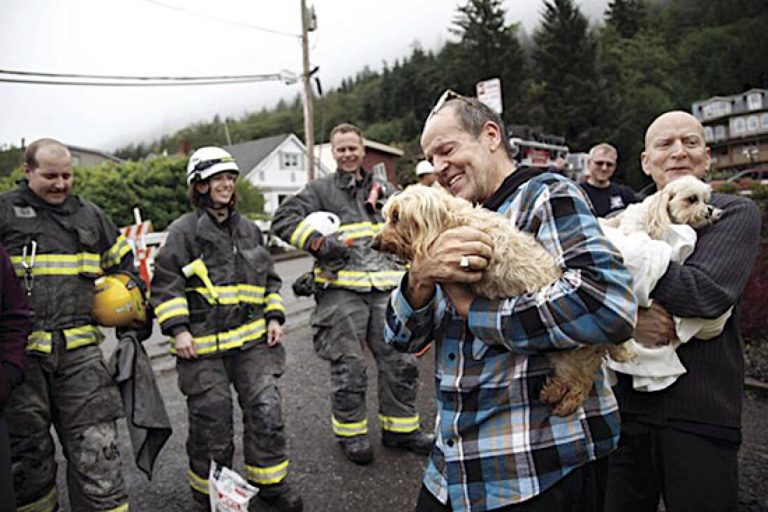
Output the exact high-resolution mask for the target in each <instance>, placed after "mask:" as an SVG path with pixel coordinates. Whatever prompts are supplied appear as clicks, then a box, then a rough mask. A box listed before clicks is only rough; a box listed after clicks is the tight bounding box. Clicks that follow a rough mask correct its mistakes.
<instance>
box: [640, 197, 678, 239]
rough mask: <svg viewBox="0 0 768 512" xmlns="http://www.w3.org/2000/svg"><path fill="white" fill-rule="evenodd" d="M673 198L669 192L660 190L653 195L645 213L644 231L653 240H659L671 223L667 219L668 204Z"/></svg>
mask: <svg viewBox="0 0 768 512" xmlns="http://www.w3.org/2000/svg"><path fill="white" fill-rule="evenodd" d="M673 197H674V192H672V191H671V190H667V189H666V188H665V189H662V190H659V191H658V192H656V193H655V194H654V195H653V199H652V200H651V202H650V204H649V205H648V208H647V210H646V212H645V231H646V232H647V233H648V236H650V237H651V238H652V239H653V240H659V239H660V238H661V236H662V234H663V233H664V228H665V227H667V226H668V225H670V224H671V223H672V220H671V219H670V217H669V202H670V201H671V200H672V198H673Z"/></svg>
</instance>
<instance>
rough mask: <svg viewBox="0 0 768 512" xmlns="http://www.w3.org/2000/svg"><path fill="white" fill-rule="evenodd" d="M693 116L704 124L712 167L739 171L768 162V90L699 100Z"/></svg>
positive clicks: (695, 105)
mask: <svg viewBox="0 0 768 512" xmlns="http://www.w3.org/2000/svg"><path fill="white" fill-rule="evenodd" d="M691 111H692V113H693V115H694V116H695V117H696V118H697V119H698V120H699V121H701V123H702V124H703V125H704V138H705V139H706V141H707V144H708V145H709V147H710V148H711V149H712V168H713V170H716V171H725V172H728V173H735V172H736V171H740V170H743V169H748V168H751V167H757V166H765V165H768V90H766V89H750V90H748V91H746V92H743V93H740V94H735V95H732V96H714V97H712V98H709V99H707V100H703V101H697V102H695V103H693V105H692V107H691Z"/></svg>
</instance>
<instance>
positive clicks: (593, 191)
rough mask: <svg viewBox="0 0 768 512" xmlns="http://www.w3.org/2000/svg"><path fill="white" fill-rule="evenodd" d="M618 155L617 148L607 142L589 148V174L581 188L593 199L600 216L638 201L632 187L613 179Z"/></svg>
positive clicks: (615, 211) (596, 211)
mask: <svg viewBox="0 0 768 512" xmlns="http://www.w3.org/2000/svg"><path fill="white" fill-rule="evenodd" d="M618 156H619V153H618V151H616V148H615V147H613V146H611V145H610V144H608V143H606V142H603V143H600V144H598V145H596V146H594V147H593V148H592V149H590V150H589V157H588V158H587V168H588V169H589V175H588V176H587V181H586V182H584V183H582V184H581V188H583V189H584V192H586V193H587V195H588V196H589V200H590V201H592V206H594V208H595V215H596V216H598V217H608V216H611V215H612V214H614V213H618V212H621V211H623V210H624V208H626V207H627V206H629V205H630V204H632V203H636V202H637V197H635V192H634V191H633V190H632V189H631V188H629V187H627V186H626V185H619V184H618V183H613V181H611V180H612V178H613V174H614V173H615V172H616V160H617V159H618Z"/></svg>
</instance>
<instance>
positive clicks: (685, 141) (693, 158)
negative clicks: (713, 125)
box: [640, 110, 712, 190]
mask: <svg viewBox="0 0 768 512" xmlns="http://www.w3.org/2000/svg"><path fill="white" fill-rule="evenodd" d="M640 162H641V164H642V167H643V172H645V174H647V175H648V176H650V177H651V178H653V181H654V182H656V186H657V187H658V188H659V190H661V189H662V188H664V187H665V186H666V185H667V183H669V182H670V181H672V180H675V179H677V178H679V177H681V176H688V175H693V176H696V177H697V178H699V179H703V178H704V176H705V175H706V173H707V171H709V166H710V164H711V163H712V159H711V156H710V150H709V148H708V147H707V143H706V141H705V140H704V127H703V126H702V125H701V123H700V122H699V120H698V119H696V118H695V117H693V116H692V115H691V114H689V113H688V112H683V111H679V110H676V111H672V112H666V113H664V114H661V115H660V116H659V117H657V118H656V119H655V120H654V121H653V122H652V123H651V125H650V126H649V127H648V130H646V132H645V151H643V153H642V155H641V156H640Z"/></svg>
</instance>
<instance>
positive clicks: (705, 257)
mask: <svg viewBox="0 0 768 512" xmlns="http://www.w3.org/2000/svg"><path fill="white" fill-rule="evenodd" d="M641 163H642V168H643V171H644V172H645V173H646V174H647V175H648V176H650V177H651V178H653V181H654V182H655V183H656V186H657V187H658V188H659V189H663V188H664V187H665V186H666V185H667V184H668V183H670V182H671V181H673V180H676V179H677V178H680V177H682V176H688V175H693V176H696V177H697V178H703V177H704V176H705V175H706V173H707V171H708V170H709V167H710V163H711V158H710V150H709V148H708V147H707V146H706V144H705V141H704V128H703V127H702V125H701V123H699V121H698V120H697V119H696V118H695V117H693V116H692V115H690V114H688V113H686V112H680V111H676V112H667V113H665V114H662V115H661V116H659V117H658V118H657V119H656V120H655V121H653V123H651V125H650V126H649V127H648V131H647V132H646V135H645V151H643V153H642V155H641ZM711 203H712V204H713V205H714V206H716V207H718V208H722V209H723V210H724V213H723V216H722V218H721V219H720V220H719V221H718V222H716V223H715V224H713V225H712V226H708V227H705V228H702V229H699V230H697V235H698V241H697V243H696V249H695V251H694V252H693V254H692V255H691V256H690V257H689V258H688V259H687V260H686V261H685V263H684V264H682V265H681V264H677V263H674V262H673V263H670V264H669V269H668V270H667V272H666V274H664V276H662V278H661V279H660V280H659V282H658V284H657V285H656V288H655V289H654V290H653V292H652V293H651V296H652V297H653V299H654V303H653V306H652V307H651V308H649V309H643V308H641V309H640V311H639V312H638V319H637V327H636V329H635V333H634V338H635V340H636V341H637V342H639V343H641V344H643V345H645V346H646V347H650V348H653V347H656V346H658V345H662V344H666V343H667V342H668V340H670V339H673V338H674V337H675V330H674V322H673V320H672V315H675V316H678V317H682V318H697V317H698V318H717V317H718V316H720V315H722V314H723V313H725V312H726V311H727V310H728V309H729V308H731V307H733V308H734V312H733V315H731V317H730V319H729V320H728V322H727V323H726V325H725V328H724V330H723V332H722V333H721V334H720V335H719V336H717V337H715V338H712V339H709V340H706V341H702V340H698V339H696V338H693V339H692V340H690V341H689V342H688V343H685V344H682V345H681V346H680V347H679V348H678V349H677V355H678V356H679V358H680V360H681V361H682V363H683V365H684V366H685V368H686V369H687V373H685V374H684V375H682V376H681V377H680V378H679V379H678V380H677V382H676V383H675V384H674V385H672V386H670V387H669V388H667V389H664V390H662V391H658V392H641V391H636V390H634V389H633V387H632V377H631V376H628V375H623V374H618V377H619V381H618V385H617V386H616V388H615V390H616V393H617V396H618V398H619V408H620V411H621V413H622V428H621V438H620V441H619V448H618V450H617V451H616V452H614V454H613V455H611V458H610V469H609V471H608V484H607V495H606V511H608V512H612V511H621V512H633V511H647V512H656V510H657V508H658V504H659V499H660V498H661V499H663V500H664V503H665V505H666V510H667V511H669V512H675V511H678V510H696V511H703V510H711V511H718V512H723V511H729V510H733V511H736V510H738V489H739V485H738V484H739V482H738V458H737V455H738V449H739V444H740V442H741V397H742V394H743V386H744V356H743V353H742V348H741V341H740V333H739V329H738V325H737V322H736V320H737V319H738V318H739V303H740V300H739V299H740V297H741V294H742V292H743V291H744V286H745V285H746V283H747V279H748V277H749V274H750V270H751V268H752V264H753V263H754V261H755V257H756V255H757V248H758V239H759V234H760V214H759V211H758V209H757V207H756V206H755V204H754V203H753V202H752V201H751V200H748V199H745V198H743V197H740V196H731V195H721V194H713V195H712V200H711Z"/></svg>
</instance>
